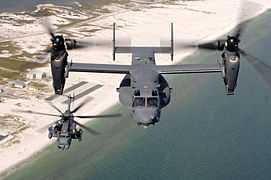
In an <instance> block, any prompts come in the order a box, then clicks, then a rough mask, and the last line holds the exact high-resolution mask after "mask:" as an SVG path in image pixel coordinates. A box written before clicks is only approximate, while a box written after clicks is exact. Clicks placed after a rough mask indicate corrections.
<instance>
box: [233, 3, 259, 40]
mask: <svg viewBox="0 0 271 180" xmlns="http://www.w3.org/2000/svg"><path fill="white" fill-rule="evenodd" d="M240 7H241V10H242V9H243V10H244V9H245V13H244V12H242V11H241V10H240V12H239V16H238V22H239V24H238V25H237V30H236V31H235V33H234V36H235V37H236V38H237V39H238V40H240V37H241V36H242V34H243V32H244V30H245V28H246V26H247V24H248V23H249V22H250V20H246V21H245V19H244V18H245V17H246V15H247V14H255V12H257V9H260V8H261V5H260V4H258V3H255V2H251V1H247V0H243V1H242V2H241V4H240Z"/></svg>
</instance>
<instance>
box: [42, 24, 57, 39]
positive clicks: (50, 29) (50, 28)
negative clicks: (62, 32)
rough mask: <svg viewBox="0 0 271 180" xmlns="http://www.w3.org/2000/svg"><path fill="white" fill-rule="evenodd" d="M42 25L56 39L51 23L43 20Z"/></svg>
mask: <svg viewBox="0 0 271 180" xmlns="http://www.w3.org/2000/svg"><path fill="white" fill-rule="evenodd" d="M42 25H43V27H44V28H45V29H46V30H47V32H48V34H50V35H51V36H52V39H55V35H54V32H53V30H52V26H51V23H50V22H48V21H43V22H42Z"/></svg>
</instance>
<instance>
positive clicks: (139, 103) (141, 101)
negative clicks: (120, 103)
mask: <svg viewBox="0 0 271 180" xmlns="http://www.w3.org/2000/svg"><path fill="white" fill-rule="evenodd" d="M146 100H147V102H146ZM133 107H150V108H151V107H154V108H156V107H158V98H157V97H147V98H146V97H135V98H134V101H133Z"/></svg>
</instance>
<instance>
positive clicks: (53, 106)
mask: <svg viewBox="0 0 271 180" xmlns="http://www.w3.org/2000/svg"><path fill="white" fill-rule="evenodd" d="M47 103H48V104H49V105H50V106H51V107H52V108H54V109H55V110H57V111H58V112H59V113H60V114H61V115H62V116H63V113H62V112H61V111H60V110H59V109H58V108H57V107H56V106H55V105H53V104H52V103H51V102H48V101H47Z"/></svg>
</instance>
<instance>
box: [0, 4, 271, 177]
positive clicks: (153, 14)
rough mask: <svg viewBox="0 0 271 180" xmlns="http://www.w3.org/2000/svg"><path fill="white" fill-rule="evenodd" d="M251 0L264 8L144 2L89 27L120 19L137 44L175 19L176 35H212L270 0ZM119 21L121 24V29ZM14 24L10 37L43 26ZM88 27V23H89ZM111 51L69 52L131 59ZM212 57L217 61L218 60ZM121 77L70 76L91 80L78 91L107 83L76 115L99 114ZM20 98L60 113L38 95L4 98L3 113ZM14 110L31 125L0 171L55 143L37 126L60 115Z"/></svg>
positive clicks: (163, 32) (95, 58)
mask: <svg viewBox="0 0 271 180" xmlns="http://www.w3.org/2000/svg"><path fill="white" fill-rule="evenodd" d="M253 1H254V2H257V3H259V4H261V8H256V9H254V11H251V10H250V9H253V8H252V6H253V4H250V3H249V4H248V5H247V6H244V7H240V2H241V1H240V0H227V1H225V0H204V1H193V2H187V1H185V2H180V3H179V4H178V5H155V6H156V8H149V7H146V8H143V9H142V10H140V11H123V12H122V13H116V14H114V15H112V16H106V17H105V18H99V19H98V20H96V21H94V22H89V26H91V28H93V26H94V27H99V26H103V27H104V26H106V27H109V26H110V27H111V26H112V24H113V22H116V24H117V28H116V38H117V39H118V38H119V37H131V38H132V44H133V45H142V46H147V45H159V43H160V38H163V39H169V38H170V23H171V22H173V23H174V39H190V40H193V41H199V40H200V41H205V40H213V39H215V38H217V37H219V36H221V35H223V34H225V33H226V32H228V31H230V30H231V29H232V28H234V27H235V26H236V25H237V24H238V23H239V22H238V17H239V14H240V11H241V12H242V14H243V17H242V20H245V19H248V18H252V17H254V16H256V15H259V14H261V13H263V12H264V11H265V10H267V9H268V8H270V7H271V3H270V1H269V0H253ZM6 26H8V25H6ZM118 26H121V28H119V27H118ZM16 28H17V27H15V28H14V27H13V26H11V25H9V29H10V32H9V33H7V35H6V36H7V37H11V36H12V33H14V32H15V31H24V33H23V34H27V33H29V32H34V31H35V32H41V31H42V29H41V27H36V26H31V25H26V26H25V27H24V29H23V30H20V29H19V30H18V29H17V30H16ZM84 28H86V26H85V27H84ZM79 30H80V27H77V28H74V29H71V31H77V32H78V31H79ZM92 35H93V34H92ZM95 36H96V38H97V39H99V38H105V39H111V36H112V30H109V29H105V30H102V31H98V32H97V33H96V34H95ZM48 37H49V36H48V35H44V34H41V35H38V36H35V37H32V38H33V39H32V40H33V41H35V40H36V41H37V42H38V43H37V45H39V41H43V42H47V43H48ZM27 40H28V39H27V38H22V39H20V40H19V42H20V43H26V47H27V46H31V44H27ZM45 44H46V43H45ZM45 44H44V45H45ZM40 46H41V45H39V46H37V47H38V48H40ZM191 53H193V50H182V51H178V52H176V53H175V55H174V60H175V62H177V61H181V60H182V59H183V58H184V57H185V56H187V55H189V54H191ZM111 54H112V50H111V49H103V50H101V49H99V50H97V49H96V50H95V49H89V50H76V51H70V52H69V59H72V60H73V61H74V62H91V63H110V64H130V63H131V56H130V55H125V54H124V55H122V54H117V56H116V61H115V62H113V61H112V55H111ZM218 58H219V57H218ZM156 61H157V64H172V62H171V61H170V56H169V55H157V56H156ZM214 62H216V60H215V59H214ZM42 69H43V70H44V71H46V72H48V73H49V72H50V69H49V67H45V68H42ZM122 77H123V75H112V74H94V73H71V74H70V77H69V79H67V81H66V82H67V83H66V88H68V87H70V86H71V85H72V84H76V83H78V82H80V81H87V82H88V84H87V85H85V86H83V87H81V88H79V89H76V90H75V93H76V94H79V93H80V92H81V91H83V90H85V89H86V88H89V87H91V86H94V85H96V84H101V85H104V86H103V87H102V88H100V89H98V90H96V91H94V92H93V93H91V94H89V95H88V96H91V97H93V98H94V99H93V100H92V101H91V102H90V103H89V104H88V105H87V106H85V107H84V108H82V109H81V110H80V112H78V113H77V114H80V115H87V114H88V115H96V114H99V113H101V112H103V111H104V110H106V109H107V108H109V107H111V106H113V105H114V104H116V103H117V102H118V93H117V92H116V88H117V87H118V86H119V83H120V81H121V79H122ZM221 83H222V81H221ZM83 99H84V98H82V99H80V100H78V101H76V102H75V105H76V104H79V103H80V102H82V100H83ZM64 100H65V99H64V97H60V98H57V99H56V100H54V101H53V103H54V104H55V105H57V106H58V107H59V108H60V109H62V110H65V108H66V105H64V104H61V102H62V101H64ZM17 103H21V104H22V107H24V108H22V109H25V110H34V111H43V112H48V113H57V112H56V111H55V110H53V109H52V108H50V107H49V106H48V105H47V104H46V103H45V102H44V101H43V100H38V99H36V98H34V97H31V98H30V99H29V100H24V99H15V100H6V102H5V103H0V109H1V113H2V114H7V113H10V114H12V113H13V112H11V109H18V106H16V105H15V104H17ZM16 114H17V115H20V116H23V117H25V119H26V121H27V124H28V125H30V126H31V128H28V129H27V130H25V131H23V132H22V133H20V134H19V135H20V138H19V139H20V141H21V142H20V143H18V144H14V145H12V146H9V147H5V148H3V147H2V148H0V154H1V156H0V172H3V171H5V170H7V169H8V168H10V167H12V166H15V165H16V164H17V163H19V162H21V161H23V160H25V159H27V158H29V157H30V156H31V155H33V154H34V153H36V152H38V151H40V150H41V149H42V148H44V147H45V146H47V145H48V144H50V143H52V142H54V140H49V139H48V138H47V131H45V132H43V133H39V132H38V131H37V130H38V129H40V128H41V127H44V126H46V125H48V124H49V123H51V122H53V121H54V120H57V119H54V118H51V117H46V116H39V115H28V114H27V115H25V114H20V113H16ZM86 121H87V120H82V121H80V122H82V123H85V122H86ZM135 126H136V124H135ZM98 131H99V130H98ZM1 143H2V142H0V145H1ZM72 146H73V145H72ZM72 146H71V148H72ZM56 148H57V147H56Z"/></svg>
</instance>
